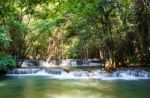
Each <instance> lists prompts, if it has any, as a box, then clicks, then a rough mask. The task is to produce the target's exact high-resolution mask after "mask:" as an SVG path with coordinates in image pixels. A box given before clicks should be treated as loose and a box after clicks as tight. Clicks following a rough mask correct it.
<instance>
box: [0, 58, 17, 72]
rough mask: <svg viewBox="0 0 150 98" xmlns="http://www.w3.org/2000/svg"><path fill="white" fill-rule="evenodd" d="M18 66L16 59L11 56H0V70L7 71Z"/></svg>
mask: <svg viewBox="0 0 150 98" xmlns="http://www.w3.org/2000/svg"><path fill="white" fill-rule="evenodd" d="M14 67H16V62H15V60H14V59H13V58H12V57H10V56H4V55H1V56H0V72H6V71H7V70H9V69H12V68H14Z"/></svg>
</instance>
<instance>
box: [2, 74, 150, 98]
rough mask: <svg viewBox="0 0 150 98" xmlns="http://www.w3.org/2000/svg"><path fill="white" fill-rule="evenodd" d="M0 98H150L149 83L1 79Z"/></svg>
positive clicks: (47, 78)
mask: <svg viewBox="0 0 150 98" xmlns="http://www.w3.org/2000/svg"><path fill="white" fill-rule="evenodd" d="M0 98H150V80H60V79H50V78H49V77H31V76H30V77H6V76H5V77H1V78H0Z"/></svg>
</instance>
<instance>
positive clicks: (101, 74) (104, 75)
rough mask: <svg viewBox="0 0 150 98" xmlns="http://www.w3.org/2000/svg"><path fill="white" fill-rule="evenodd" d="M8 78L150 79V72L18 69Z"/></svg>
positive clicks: (133, 70) (8, 74) (132, 70)
mask: <svg viewBox="0 0 150 98" xmlns="http://www.w3.org/2000/svg"><path fill="white" fill-rule="evenodd" d="M7 76H50V77H51V78H60V79H150V71H145V70H142V69H124V70H123V69H122V70H121V69H120V70H117V71H114V72H112V73H108V72H106V71H105V70H103V69H101V70H89V71H82V70H74V71H64V70H63V69H47V68H18V69H14V70H10V71H8V73H7Z"/></svg>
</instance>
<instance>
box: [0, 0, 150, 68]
mask: <svg viewBox="0 0 150 98" xmlns="http://www.w3.org/2000/svg"><path fill="white" fill-rule="evenodd" d="M149 16H150V2H149V1H148V0H135V1H134V0H19V1H18V0H2V1H1V3H0V47H2V49H1V50H3V51H2V52H3V53H4V54H8V55H11V56H13V57H15V58H16V60H17V61H19V59H27V58H28V59H44V60H47V61H48V62H49V61H50V60H51V59H57V60H59V59H62V58H77V59H89V58H99V59H102V60H103V61H104V63H106V62H109V68H116V67H119V66H129V64H130V63H135V62H138V63H141V64H149V63H150V57H149V55H150V28H149V27H150V22H149V20H150V19H149ZM10 39H11V40H10ZM110 61H111V64H110ZM106 65H107V64H106Z"/></svg>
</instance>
